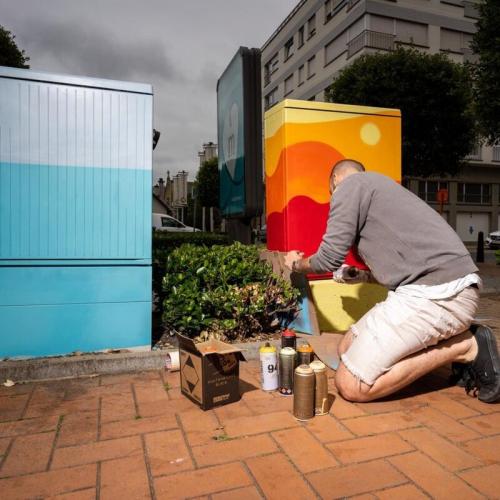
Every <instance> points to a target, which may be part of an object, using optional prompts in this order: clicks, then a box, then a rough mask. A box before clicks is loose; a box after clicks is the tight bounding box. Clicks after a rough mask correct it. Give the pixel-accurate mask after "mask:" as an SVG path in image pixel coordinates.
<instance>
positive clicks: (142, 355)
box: [0, 340, 280, 383]
mask: <svg viewBox="0 0 500 500" xmlns="http://www.w3.org/2000/svg"><path fill="white" fill-rule="evenodd" d="M263 343H264V342H263V341H258V342H244V343H240V344H235V346H237V347H238V348H240V349H241V350H242V351H243V355H244V356H245V359H247V360H252V359H258V358H259V348H260V346H261V345H262V344H263ZM270 343H271V344H272V345H275V346H276V347H277V346H279V344H280V341H279V340H272V341H270ZM174 350H175V349H165V350H158V351H148V352H120V353H109V354H108V353H106V354H101V353H99V354H83V355H81V356H67V357H57V358H33V359H22V360H6V361H1V362H0V383H3V382H4V381H5V380H7V379H9V380H13V381H14V382H31V381H34V380H55V379H63V378H76V377H88V376H92V375H109V374H115V373H124V372H134V371H144V370H158V369H161V368H164V367H165V358H166V355H167V354H168V353H169V352H172V351H174Z"/></svg>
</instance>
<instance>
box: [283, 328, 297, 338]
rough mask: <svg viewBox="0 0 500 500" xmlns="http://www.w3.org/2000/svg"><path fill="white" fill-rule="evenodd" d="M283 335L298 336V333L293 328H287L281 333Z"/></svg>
mask: <svg viewBox="0 0 500 500" xmlns="http://www.w3.org/2000/svg"><path fill="white" fill-rule="evenodd" d="M281 335H282V336H283V337H296V336H297V335H296V334H295V332H294V331H293V330H290V329H287V330H284V331H283V333H282V334H281Z"/></svg>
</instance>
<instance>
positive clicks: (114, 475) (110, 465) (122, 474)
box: [100, 455, 150, 500]
mask: <svg viewBox="0 0 500 500" xmlns="http://www.w3.org/2000/svg"><path fill="white" fill-rule="evenodd" d="M100 492H101V495H100V498H101V499H103V500H107V499H109V500H115V499H117V498H133V499H134V500H135V499H139V498H150V491H149V482H148V473H147V470H146V464H145V462H144V456H142V455H137V456H134V457H127V458H118V459H115V460H108V461H107V462H103V463H102V464H101V490H100Z"/></svg>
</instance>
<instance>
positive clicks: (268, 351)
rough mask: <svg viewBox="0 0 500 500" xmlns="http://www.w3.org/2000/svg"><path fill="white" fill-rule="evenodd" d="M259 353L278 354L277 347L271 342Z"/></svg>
mask: <svg viewBox="0 0 500 500" xmlns="http://www.w3.org/2000/svg"><path fill="white" fill-rule="evenodd" d="M259 352H262V353H270V352H276V347H274V346H273V345H271V344H270V343H269V342H266V343H265V344H264V345H263V346H262V347H261V348H260V349H259Z"/></svg>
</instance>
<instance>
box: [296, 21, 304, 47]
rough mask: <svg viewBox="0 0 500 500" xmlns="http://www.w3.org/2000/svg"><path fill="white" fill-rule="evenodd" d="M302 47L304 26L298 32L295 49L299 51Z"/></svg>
mask: <svg viewBox="0 0 500 500" xmlns="http://www.w3.org/2000/svg"><path fill="white" fill-rule="evenodd" d="M302 45H304V26H301V27H300V28H299V32H298V40H297V47H298V48H299V49H300V47H302Z"/></svg>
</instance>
